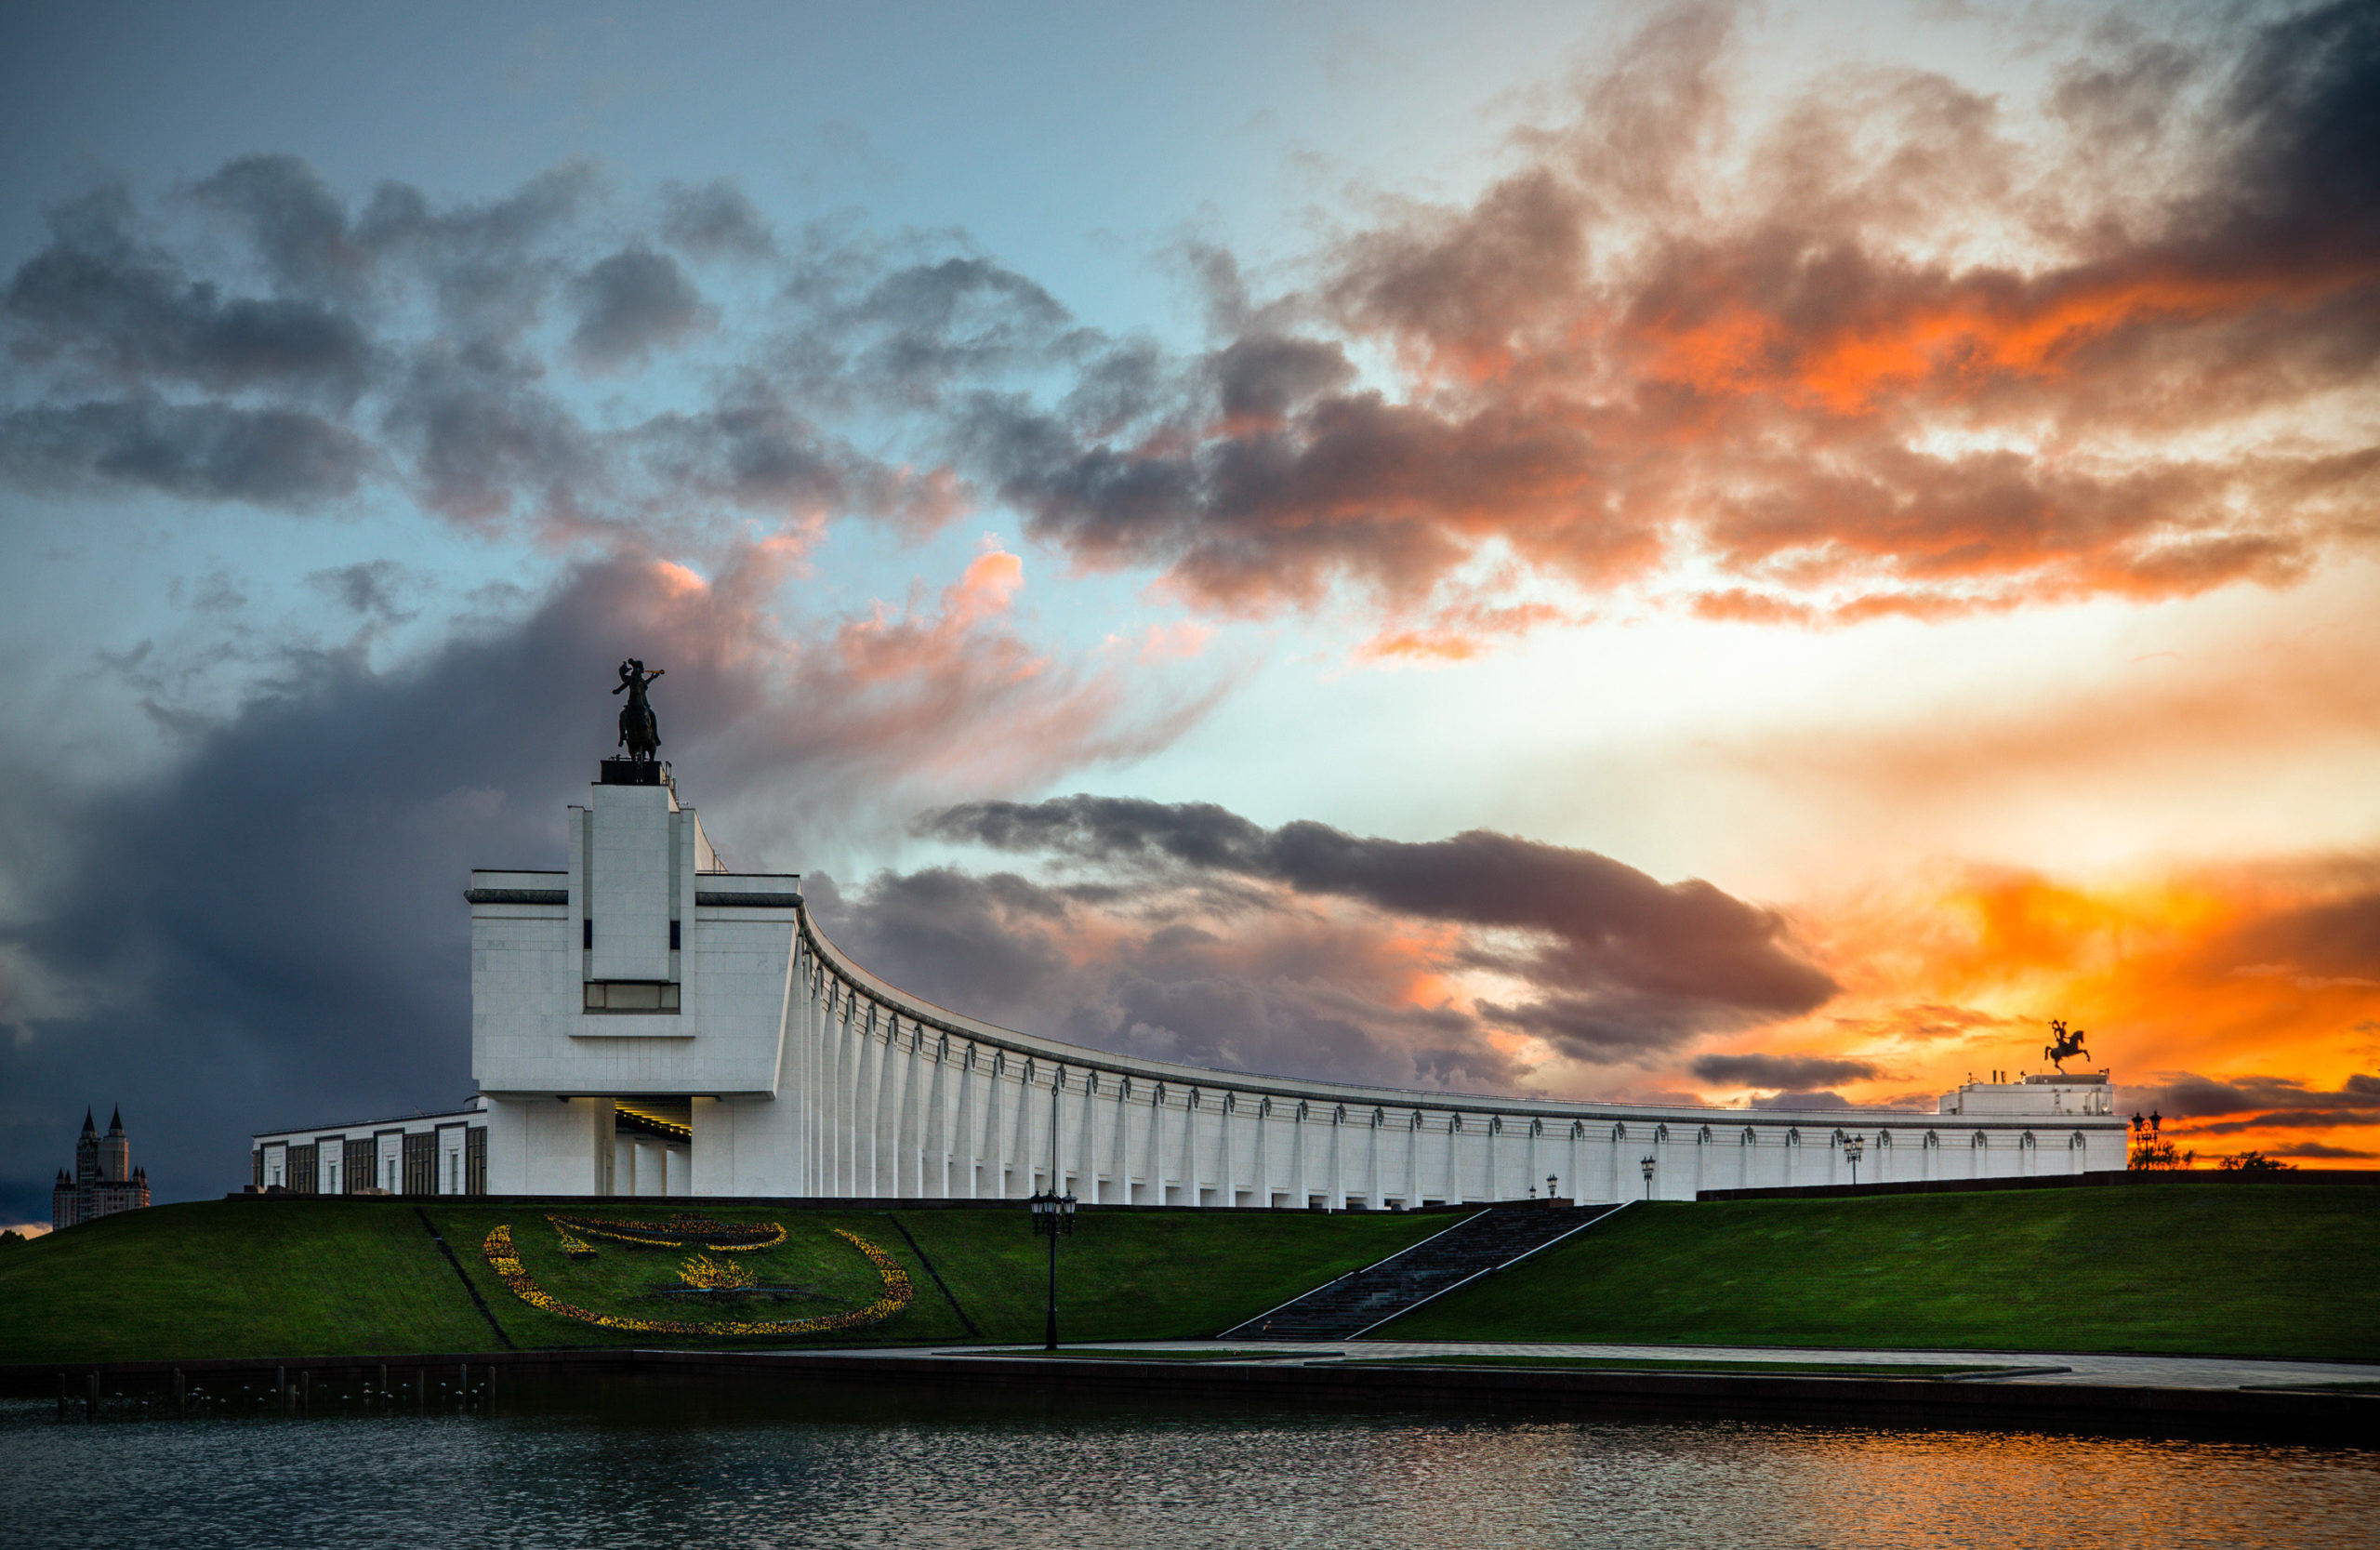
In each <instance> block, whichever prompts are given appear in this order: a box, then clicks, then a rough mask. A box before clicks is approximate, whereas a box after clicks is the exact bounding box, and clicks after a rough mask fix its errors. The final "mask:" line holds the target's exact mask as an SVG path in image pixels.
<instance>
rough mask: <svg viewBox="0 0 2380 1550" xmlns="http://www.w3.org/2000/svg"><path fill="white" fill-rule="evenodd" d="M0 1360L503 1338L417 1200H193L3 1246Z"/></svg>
mask: <svg viewBox="0 0 2380 1550" xmlns="http://www.w3.org/2000/svg"><path fill="white" fill-rule="evenodd" d="M0 1310H5V1311H0V1362H32V1361H53V1360H56V1361H141V1360H148V1359H152V1358H189V1359H192V1360H196V1359H201V1358H208V1357H253V1356H292V1357H300V1356H346V1355H369V1354H372V1353H376V1352H382V1351H477V1350H481V1349H483V1348H484V1347H486V1346H488V1345H492V1344H494V1342H493V1339H492V1337H491V1336H490V1334H489V1332H488V1327H487V1320H486V1319H484V1318H481V1317H480V1315H479V1312H478V1310H477V1309H475V1308H473V1307H472V1306H471V1304H470V1299H469V1298H468V1297H466V1296H465V1295H464V1294H463V1289H462V1287H461V1285H460V1284H459V1283H457V1282H456V1279H455V1272H454V1269H453V1267H452V1266H450V1265H448V1264H447V1263H446V1259H445V1256H444V1255H443V1254H441V1253H440V1252H438V1245H437V1244H435V1243H433V1242H431V1241H430V1234H429V1233H427V1232H426V1231H424V1230H423V1228H422V1225H421V1218H420V1217H418V1216H417V1215H415V1214H414V1211H413V1208H412V1207H411V1206H408V1205H404V1204H402V1203H398V1202H382V1201H377V1200H325V1201H319V1202H317V1201H312V1200H275V1201H271V1202H270V1203H267V1202H262V1201H257V1202H245V1201H243V1202H233V1201H222V1200H214V1201H196V1202H192V1203H191V1204H187V1205H173V1206H156V1207H152V1209H150V1210H148V1211H128V1212H122V1213H121V1214H119V1215H115V1216H104V1217H101V1218H100V1219H99V1220H98V1221H96V1222H91V1223H87V1224H86V1225H83V1226H79V1227H74V1228H72V1229H70V1230H69V1231H66V1232H62V1233H51V1234H49V1235H48V1236H46V1237H43V1238H37V1239H33V1241H32V1242H31V1243H27V1244H23V1245H21V1246H20V1247H17V1248H12V1249H9V1250H7V1252H0Z"/></svg>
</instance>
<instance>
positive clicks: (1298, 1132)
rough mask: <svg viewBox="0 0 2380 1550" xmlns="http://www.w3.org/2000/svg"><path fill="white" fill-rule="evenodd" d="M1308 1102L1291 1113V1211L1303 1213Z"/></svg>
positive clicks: (1301, 1104)
mask: <svg viewBox="0 0 2380 1550" xmlns="http://www.w3.org/2000/svg"><path fill="white" fill-rule="evenodd" d="M1307 1112H1308V1108H1307V1105H1306V1101H1305V1100H1304V1099H1303V1098H1300V1099H1299V1100H1298V1106H1297V1107H1295V1108H1293V1109H1291V1110H1290V1111H1289V1126H1290V1129H1289V1209H1290V1210H1291V1211H1303V1210H1304V1209H1305V1202H1306V1187H1305V1181H1306V1166H1305V1119H1306V1114H1307Z"/></svg>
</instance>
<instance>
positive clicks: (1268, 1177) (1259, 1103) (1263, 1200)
mask: <svg viewBox="0 0 2380 1550" xmlns="http://www.w3.org/2000/svg"><path fill="white" fill-rule="evenodd" d="M1253 1122H1254V1124H1255V1126H1256V1146H1255V1152H1256V1160H1255V1163H1254V1165H1253V1167H1252V1170H1251V1171H1252V1172H1254V1173H1255V1175H1256V1183H1255V1187H1254V1188H1253V1189H1252V1190H1251V1191H1250V1194H1251V1195H1253V1196H1254V1198H1255V1200H1256V1209H1257V1210H1259V1211H1270V1210H1272V1209H1273V1149H1272V1148H1273V1142H1272V1136H1273V1100H1272V1099H1271V1098H1270V1097H1269V1096H1265V1097H1259V1098H1258V1099H1257V1100H1256V1116H1255V1119H1254V1121H1253Z"/></svg>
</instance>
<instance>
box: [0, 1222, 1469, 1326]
mask: <svg viewBox="0 0 2380 1550" xmlns="http://www.w3.org/2000/svg"><path fill="white" fill-rule="evenodd" d="M571 1209H575V1210H582V1211H588V1212H591V1213H592V1214H597V1215H602V1216H607V1217H647V1218H651V1217H660V1216H666V1215H668V1213H669V1207H668V1202H665V1201H661V1200H636V1201H615V1202H602V1203H600V1204H590V1203H589V1202H585V1201H580V1202H575V1203H573V1206H572V1208H571ZM425 1213H426V1214H427V1215H428V1217H429V1218H430V1222H431V1223H433V1224H435V1225H436V1227H437V1229H438V1231H439V1233H440V1234H442V1235H443V1237H444V1238H445V1239H446V1240H447V1242H448V1243H449V1244H450V1245H451V1246H452V1248H453V1249H454V1252H455V1255H456V1262H458V1263H459V1264H460V1265H461V1266H462V1268H463V1270H464V1272H465V1274H466V1275H468V1276H469V1278H470V1279H471V1282H472V1284H473V1286H475V1287H476V1288H477V1289H478V1291H479V1292H480V1295H481V1296H482V1297H483V1299H484V1300H485V1302H486V1304H487V1305H488V1307H489V1309H490V1310H491V1311H492V1312H493V1313H494V1314H495V1316H496V1319H497V1320H498V1321H499V1322H500V1323H501V1325H502V1327H503V1329H504V1332H505V1334H506V1335H507V1336H508V1337H509V1338H510V1339H511V1341H512V1342H513V1343H514V1344H515V1345H519V1346H522V1347H524V1348H528V1347H536V1346H550V1345H576V1346H587V1345H670V1344H678V1345H704V1346H711V1347H716V1346H719V1345H764V1346H786V1345H858V1344H881V1345H919V1344H929V1343H941V1342H947V1341H962V1340H966V1339H969V1338H971V1337H970V1336H969V1335H968V1333H967V1331H966V1327H965V1325H964V1324H962V1323H961V1321H960V1319H959V1314H958V1313H957V1312H956V1311H955V1310H954V1309H953V1307H952V1306H951V1302H950V1299H949V1297H946V1296H945V1294H944V1292H942V1290H941V1288H940V1287H938V1286H937V1285H936V1284H935V1281H934V1279H933V1278H932V1276H930V1275H929V1274H928V1273H927V1271H926V1267H925V1265H924V1264H923V1263H922V1262H920V1260H919V1257H918V1254H917V1252H916V1251H915V1250H914V1249H913V1248H912V1247H911V1245H910V1242H909V1239H907V1238H906V1237H905V1236H904V1235H903V1232H902V1228H903V1226H906V1227H907V1229H908V1231H909V1233H911V1234H913V1235H914V1236H915V1238H916V1240H917V1242H918V1244H919V1245H920V1246H922V1247H923V1248H924V1250H925V1252H926V1253H927V1254H928V1255H929V1256H931V1258H932V1264H933V1267H934V1269H936V1270H938V1271H940V1272H941V1274H942V1277H943V1279H944V1281H945V1282H946V1283H947V1285H948V1286H949V1288H950V1290H951V1292H952V1293H954V1294H955V1295H956V1296H957V1297H958V1299H959V1303H960V1305H962V1306H964V1307H965V1309H966V1311H967V1315H968V1317H969V1318H972V1320H973V1321H974V1324H975V1327H976V1329H977V1330H978V1331H981V1335H982V1338H985V1339H989V1340H998V1341H1024V1340H1038V1339H1039V1338H1040V1335H1041V1318H1042V1314H1041V1309H1042V1297H1043V1285H1044V1278H1045V1277H1046V1275H1047V1271H1048V1259H1047V1250H1046V1247H1045V1245H1044V1244H1043V1243H1042V1241H1041V1240H1039V1239H1035V1238H1034V1237H1033V1236H1032V1234H1031V1232H1030V1230H1029V1228H1028V1226H1027V1225H1026V1217H1025V1212H1024V1211H1023V1210H1022V1209H1020V1208H1019V1207H1017V1206H1014V1205H1008V1206H987V1207H985V1208H983V1209H981V1210H954V1211H921V1212H901V1213H899V1221H898V1223H896V1222H895V1221H894V1220H893V1215H892V1214H889V1213H887V1212H882V1211H876V1210H868V1209H865V1208H859V1209H852V1210H843V1211H803V1212H783V1211H774V1210H768V1209H739V1210H726V1211H720V1212H714V1213H712V1214H714V1215H716V1216H718V1217H720V1218H721V1219H724V1220H727V1221H731V1222H758V1221H782V1222H784V1223H785V1224H786V1225H787V1228H788V1233H787V1239H786V1242H785V1243H784V1244H783V1245H782V1246H781V1247H779V1248H777V1249H774V1250H772V1251H769V1252H767V1253H765V1254H760V1255H754V1256H750V1258H749V1260H748V1263H749V1264H750V1265H752V1267H753V1268H754V1269H755V1270H756V1272H757V1273H758V1275H759V1278H760V1279H761V1280H762V1281H764V1282H766V1283H767V1284H769V1285H772V1286H777V1287H783V1288H787V1289H788V1290H787V1291H786V1292H784V1293H783V1294H782V1300H781V1301H779V1302H775V1303H772V1304H767V1305H742V1306H738V1307H734V1308H732V1309H727V1310H721V1309H706V1308H702V1307H698V1306H694V1305H690V1304H689V1302H688V1301H687V1300H686V1299H684V1298H683V1297H680V1296H673V1295H672V1294H670V1293H669V1291H668V1289H669V1288H671V1287H674V1286H675V1285H677V1284H678V1282H677V1266H678V1265H679V1263H680V1262H681V1260H683V1259H684V1258H685V1254H684V1252H681V1251H675V1250H668V1249H638V1248H634V1247H630V1246H628V1245H625V1244H620V1243H615V1242H611V1241H604V1240H598V1241H597V1243H596V1248H597V1251H598V1252H597V1254H596V1256H595V1257H594V1258H593V1259H591V1260H577V1261H574V1260H569V1259H566V1258H565V1256H564V1255H563V1253H562V1248H561V1245H560V1241H559V1239H558V1238H557V1236H556V1234H555V1233H554V1231H553V1229H552V1228H551V1227H550V1226H549V1225H548V1224H547V1223H546V1221H545V1219H544V1212H542V1211H541V1210H539V1209H537V1208H536V1207H522V1206H504V1207H499V1206H489V1205H478V1204H465V1203H461V1202H456V1203H455V1204H452V1205H442V1204H439V1203H437V1202H434V1201H433V1202H423V1210H422V1211H417V1209H416V1206H415V1204H414V1203H413V1202H408V1201H382V1200H371V1199H337V1200H304V1199H299V1200H288V1199H280V1200H230V1201H204V1202H196V1203H192V1204H187V1205H177V1206H161V1207H157V1208H154V1209H152V1210H150V1211H140V1212H125V1213H123V1214H121V1215H117V1216H111V1217H107V1218H104V1219H102V1220H100V1221H98V1222H94V1223H91V1224H89V1225H86V1226H81V1227H76V1228H73V1229H72V1230H70V1231H67V1232H63V1233H57V1234H52V1235H50V1236H48V1237H46V1238H42V1239H35V1240H34V1241H33V1242H32V1243H29V1244H26V1245H23V1246H21V1247H20V1248H15V1249H11V1250H9V1251H7V1252H5V1253H0V1310H5V1316H0V1364H5V1363H22V1362H42V1361H100V1360H145V1359H166V1358H179V1359H200V1358H209V1357H270V1356H290V1357H298V1356H339V1355H373V1354H390V1355H396V1354H403V1353H409V1352H431V1351H436V1352H464V1351H483V1350H490V1349H494V1348H496V1345H497V1341H496V1335H495V1332H494V1331H493V1330H491V1329H490V1327H489V1325H488V1320H487V1318H486V1317H485V1316H484V1315H483V1314H482V1313H481V1312H480V1311H479V1309H478V1308H477V1307H476V1306H474V1305H473V1304H472V1302H471V1299H470V1296H469V1292H466V1291H465V1289H464V1286H463V1283H462V1281H461V1280H460V1279H459V1278H457V1277H456V1265H455V1264H450V1263H449V1262H448V1260H447V1259H446V1257H445V1255H444V1253H443V1252H441V1250H440V1248H439V1246H438V1243H437V1242H436V1241H435V1240H434V1239H432V1237H431V1236H430V1230H429V1228H428V1227H426V1226H425V1225H424V1223H423V1215H424V1214H425ZM1448 1221H1449V1218H1448V1217H1446V1216H1442V1215H1421V1214H1416V1215H1409V1216H1407V1215H1385V1214H1381V1215H1345V1216H1321V1215H1310V1214H1307V1213H1304V1212H1295V1213H1291V1212H1212V1213H1196V1214H1194V1213H1190V1212H1164V1213H1157V1212H1151V1213H1145V1214H1143V1213H1117V1214H1101V1213H1093V1214H1086V1215H1084V1216H1083V1217H1082V1218H1081V1219H1080V1220H1079V1222H1078V1227H1077V1231H1076V1233H1075V1235H1074V1236H1073V1237H1071V1238H1069V1239H1065V1240H1064V1241H1063V1242H1062V1243H1061V1244H1060V1245H1059V1250H1058V1259H1059V1268H1058V1277H1059V1280H1058V1292H1059V1314H1060V1318H1061V1320H1062V1324H1061V1328H1062V1331H1063V1332H1064V1335H1065V1337H1066V1338H1067V1339H1068V1340H1069V1341H1074V1340H1117V1339H1130V1338H1135V1337H1140V1338H1152V1339H1155V1338H1165V1337H1170V1336H1197V1335H1209V1334H1213V1333H1215V1332H1217V1331H1220V1330H1222V1329H1223V1328H1224V1327H1225V1326H1226V1325H1229V1324H1231V1323H1234V1322H1236V1321H1237V1320H1239V1319H1241V1318H1248V1317H1250V1316H1252V1315H1254V1314H1257V1313H1261V1312H1263V1310H1264V1309H1266V1308H1269V1307H1271V1306H1273V1305H1276V1304H1277V1303H1280V1302H1283V1301H1286V1300H1287V1299H1289V1297H1292V1296H1294V1295H1296V1294H1297V1293H1298V1292H1302V1291H1304V1290H1305V1289H1306V1288H1308V1287H1310V1286H1313V1285H1315V1284H1316V1282H1319V1281H1323V1280H1328V1279H1329V1278H1331V1277H1333V1276H1336V1275H1338V1274H1340V1273H1341V1272H1342V1271H1345V1270H1349V1269H1353V1268H1355V1266H1357V1265H1368V1264H1369V1263H1371V1262H1372V1261H1373V1260H1376V1259H1379V1258H1381V1257H1382V1256H1384V1255H1386V1254H1389V1253H1393V1252H1395V1251H1396V1250H1397V1249H1398V1248H1400V1247H1402V1246H1403V1245H1405V1244H1406V1243H1408V1242H1411V1241H1413V1240H1414V1239H1418V1238H1421V1237H1424V1236H1426V1235H1428V1234H1429V1233H1432V1232H1435V1231H1437V1230H1439V1229H1440V1228H1442V1227H1444V1226H1446V1225H1448ZM499 1223H501V1224H506V1225H509V1226H510V1227H511V1228H512V1235H513V1239H514V1242H515V1245H516V1248H517V1249H518V1251H519V1253H520V1256H521V1259H522V1265H523V1266H524V1268H526V1269H527V1270H528V1271H529V1272H530V1274H531V1275H533V1276H535V1277H536V1278H537V1279H538V1281H539V1283H540V1284H541V1285H542V1286H543V1287H545V1289H546V1290H547V1291H548V1292H551V1293H552V1294H554V1295H555V1296H557V1297H559V1298H561V1299H562V1300H563V1301H566V1302H572V1303H575V1304H576V1305H583V1306H588V1307H592V1308H596V1309H600V1310H602V1311H606V1312H612V1313H624V1314H627V1315H629V1316H631V1317H636V1318H663V1319H671V1318H675V1319H685V1320H690V1321H691V1320H711V1319H717V1318H765V1319H789V1318H802V1317H804V1316H806V1315H809V1314H813V1313H831V1312H837V1311H840V1310H843V1309H847V1308H853V1307H858V1306H863V1305H866V1304H867V1303H868V1302H870V1301H871V1300H873V1299H874V1298H875V1297H876V1296H877V1295H878V1294H879V1291H880V1288H881V1284H882V1283H881V1279H880V1278H879V1274H878V1273H877V1271H876V1269H875V1267H874V1266H873V1265H870V1264H869V1263H868V1262H867V1260H866V1258H865V1257H864V1256H863V1255H861V1254H860V1253H859V1252H857V1251H856V1250H854V1249H853V1247H852V1246H851V1245H850V1244H849V1243H848V1242H846V1241H845V1240H843V1239H839V1238H837V1237H835V1236H834V1235H833V1232H832V1230H831V1229H833V1228H836V1227H842V1228H845V1229H848V1230H850V1231H852V1232H853V1233H856V1234H857V1235H859V1236H860V1237H862V1238H864V1239H866V1240H867V1241H868V1242H870V1243H872V1244H874V1245H876V1246H877V1247H879V1248H880V1249H882V1250H883V1251H884V1252H887V1253H889V1254H891V1255H892V1256H893V1259H895V1260H896V1261H898V1262H899V1263H900V1264H901V1265H902V1267H903V1268H904V1269H905V1270H906V1272H907V1274H908V1277H909V1280H910V1282H911V1285H912V1287H913V1288H914V1292H915V1296H914V1300H913V1301H912V1303H911V1304H910V1305H909V1306H908V1308H907V1309H906V1310H905V1311H903V1312H901V1313H899V1314H896V1315H894V1316H893V1318H889V1319H886V1320H885V1321H883V1322H882V1323H880V1324H876V1325H872V1326H869V1327H867V1328H865V1329H861V1330H858V1331H844V1332H840V1333H833V1334H823V1335H813V1336H791V1337H788V1336H782V1335H779V1336H755V1337H750V1338H748V1339H745V1340H731V1339H727V1338H724V1337H721V1336H719V1335H715V1334H709V1335H702V1336H669V1335H664V1334H657V1333H655V1332H652V1331H625V1330H612V1329H605V1328H602V1327H600V1326H597V1325H593V1324H588V1323H584V1322H581V1321H578V1320H576V1319H572V1318H563V1317H561V1316H559V1315H556V1314H553V1313H549V1312H545V1311H542V1310H540V1309H538V1308H535V1307H532V1306H530V1305H527V1304H526V1303H523V1302H522V1301H521V1300H520V1299H519V1298H518V1297H516V1296H514V1295H513V1293H512V1292H510V1291H509V1289H508V1288H507V1287H506V1286H505V1285H504V1283H503V1282H502V1281H501V1280H500V1279H499V1278H497V1277H496V1274H495V1272H494V1271H493V1270H492V1269H491V1268H490V1267H489V1265H488V1263H487V1260H486V1258H485V1256H484V1254H483V1252H482V1246H483V1244H484V1242H485V1241H486V1239H487V1235H488V1232H489V1229H490V1228H492V1227H494V1226H495V1225H497V1224H499ZM721 1257H724V1256H721Z"/></svg>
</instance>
